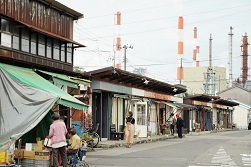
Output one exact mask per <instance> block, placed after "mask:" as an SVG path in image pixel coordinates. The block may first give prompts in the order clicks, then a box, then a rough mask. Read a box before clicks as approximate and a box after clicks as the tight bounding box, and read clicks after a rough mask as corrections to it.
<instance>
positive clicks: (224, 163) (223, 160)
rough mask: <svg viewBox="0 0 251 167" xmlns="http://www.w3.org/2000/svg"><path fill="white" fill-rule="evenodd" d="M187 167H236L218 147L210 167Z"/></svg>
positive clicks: (221, 148)
mask: <svg viewBox="0 0 251 167" xmlns="http://www.w3.org/2000/svg"><path fill="white" fill-rule="evenodd" d="M250 162H251V161H250ZM250 164H251V163H250ZM250 166H251V165H250ZM189 167H238V166H237V164H236V163H235V162H234V161H233V160H232V158H231V157H230V156H229V155H227V153H226V151H225V150H224V149H223V147H220V149H219V150H218V151H217V153H216V154H215V155H214V157H213V158H212V161H211V164H210V166H189Z"/></svg>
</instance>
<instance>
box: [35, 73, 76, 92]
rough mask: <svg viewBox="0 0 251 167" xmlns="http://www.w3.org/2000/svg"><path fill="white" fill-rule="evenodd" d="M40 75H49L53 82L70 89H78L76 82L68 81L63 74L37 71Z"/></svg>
mask: <svg viewBox="0 0 251 167" xmlns="http://www.w3.org/2000/svg"><path fill="white" fill-rule="evenodd" d="M37 71H39V72H41V73H44V74H47V75H51V76H52V80H53V82H56V83H59V84H62V85H66V86H69V87H72V88H76V89H77V88H78V82H76V81H74V80H72V79H70V78H69V77H68V76H66V75H64V74H58V73H53V72H48V71H42V70H37Z"/></svg>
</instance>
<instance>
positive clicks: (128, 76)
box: [86, 67, 186, 95]
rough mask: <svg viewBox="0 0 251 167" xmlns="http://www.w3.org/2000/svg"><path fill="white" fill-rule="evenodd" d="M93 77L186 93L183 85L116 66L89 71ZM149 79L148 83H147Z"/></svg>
mask: <svg viewBox="0 0 251 167" xmlns="http://www.w3.org/2000/svg"><path fill="white" fill-rule="evenodd" d="M86 74H89V75H91V76H92V78H94V79H96V80H100V81H106V82H111V83H114V84H118V85H130V86H131V87H134V88H139V89H144V90H148V91H153V92H159V93H162V94H168V95H175V94H180V93H185V92H186V88H185V86H183V85H171V84H169V83H166V82H162V81H158V80H155V79H152V78H149V77H146V76H142V75H138V74H134V73H131V72H128V71H124V70H121V69H117V68H114V67H106V68H102V69H98V70H95V71H90V72H87V73H86ZM145 81H147V83H145Z"/></svg>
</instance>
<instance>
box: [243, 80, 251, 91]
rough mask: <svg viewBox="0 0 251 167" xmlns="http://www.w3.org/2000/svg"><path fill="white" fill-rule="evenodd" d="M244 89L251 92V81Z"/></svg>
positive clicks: (248, 81) (247, 82)
mask: <svg viewBox="0 0 251 167" xmlns="http://www.w3.org/2000/svg"><path fill="white" fill-rule="evenodd" d="M244 88H245V89H247V90H249V91H251V81H250V80H247V81H246V84H245V87H244Z"/></svg>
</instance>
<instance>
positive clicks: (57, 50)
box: [53, 40, 59, 60]
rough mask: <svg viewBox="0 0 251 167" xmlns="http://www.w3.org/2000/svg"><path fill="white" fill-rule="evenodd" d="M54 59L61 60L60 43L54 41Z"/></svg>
mask: <svg viewBox="0 0 251 167" xmlns="http://www.w3.org/2000/svg"><path fill="white" fill-rule="evenodd" d="M53 59H55V60H59V41H58V40H54V41H53Z"/></svg>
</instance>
